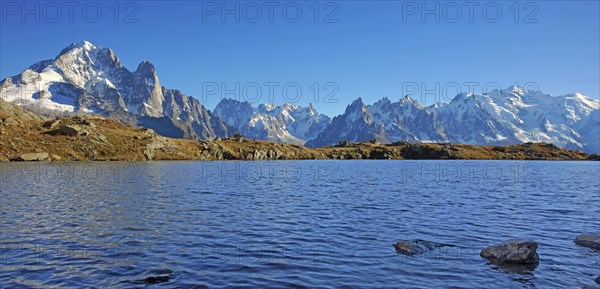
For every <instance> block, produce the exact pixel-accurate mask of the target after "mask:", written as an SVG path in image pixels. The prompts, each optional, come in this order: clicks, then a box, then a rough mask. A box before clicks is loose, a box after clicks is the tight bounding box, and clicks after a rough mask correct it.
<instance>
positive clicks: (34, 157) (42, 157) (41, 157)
mask: <svg viewBox="0 0 600 289" xmlns="http://www.w3.org/2000/svg"><path fill="white" fill-rule="evenodd" d="M49 160H50V154H48V153H29V154H22V155H20V156H18V157H15V158H12V159H11V161H13V162H35V161H49Z"/></svg>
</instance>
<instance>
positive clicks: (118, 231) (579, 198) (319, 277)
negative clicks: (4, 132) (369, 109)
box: [0, 161, 600, 288]
mask: <svg viewBox="0 0 600 289" xmlns="http://www.w3.org/2000/svg"><path fill="white" fill-rule="evenodd" d="M0 165H1V172H2V176H1V181H2V182H1V186H0V192H1V193H0V201H1V202H0V205H1V207H0V211H1V215H0V218H1V219H0V228H1V232H0V261H1V267H0V284H1V286H0V287H3V288H4V287H5V288H11V287H27V286H29V287H42V288H43V287H62V288H69V287H73V288H79V287H84V288H90V287H98V288H106V287H116V288H129V287H131V288H138V287H144V286H150V287H167V288H203V287H210V288H213V287H217V288H218V287H262V288H265V287H336V288H339V287H344V288H352V287H362V288H364V287H379V288H386V287H387V288H389V287H396V288H580V287H581V286H583V285H584V284H593V283H594V281H593V280H594V278H596V277H597V276H598V275H600V257H599V255H600V253H598V252H593V251H591V250H589V249H586V248H581V247H578V246H576V245H575V244H573V239H574V238H575V237H576V236H577V235H578V234H580V233H584V232H592V233H599V231H600V191H599V188H600V163H599V162H511V161H298V162H291V161H290V162H283V161H282V162H149V163H61V164H58V163H48V164H15V163H5V164H0ZM512 237H528V238H532V239H534V240H536V241H538V243H539V249H538V252H539V254H540V263H539V265H538V266H537V268H534V269H533V270H526V271H518V272H516V271H513V270H509V269H507V268H498V267H496V266H494V265H491V264H488V263H487V262H486V261H485V260H484V259H482V258H480V257H479V251H480V250H481V248H483V247H485V246H487V245H489V244H491V243H494V242H499V241H502V240H504V239H507V238H512ZM402 239H425V240H430V241H435V242H439V243H446V244H452V245H455V247H444V248H442V249H439V250H435V251H433V252H430V253H427V254H424V255H420V256H411V257H407V256H403V255H398V254H397V253H396V252H395V251H394V248H393V247H392V244H393V243H394V242H396V241H398V240H402ZM152 276H155V277H157V276H158V277H160V276H162V277H168V280H165V279H162V281H166V282H164V283H160V284H148V283H149V282H152V281H156V280H151V279H147V278H149V277H152Z"/></svg>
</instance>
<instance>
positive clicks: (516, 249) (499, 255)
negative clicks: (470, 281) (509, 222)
mask: <svg viewBox="0 0 600 289" xmlns="http://www.w3.org/2000/svg"><path fill="white" fill-rule="evenodd" d="M537 248H538V244H537V242H535V241H533V240H522V239H510V240H507V241H504V242H502V243H500V244H496V245H492V246H489V247H487V248H484V249H483V250H481V253H480V256H481V257H483V258H485V259H487V260H489V261H491V262H493V263H514V264H535V263H538V262H539V260H540V258H539V256H538V253H537Z"/></svg>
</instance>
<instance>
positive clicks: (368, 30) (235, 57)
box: [0, 1, 600, 115]
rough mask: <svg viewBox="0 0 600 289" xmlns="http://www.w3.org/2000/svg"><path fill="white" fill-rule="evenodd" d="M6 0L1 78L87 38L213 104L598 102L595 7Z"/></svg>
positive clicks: (333, 106)
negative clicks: (510, 93)
mask: <svg viewBox="0 0 600 289" xmlns="http://www.w3.org/2000/svg"><path fill="white" fill-rule="evenodd" d="M0 3H1V5H2V7H1V9H2V11H1V17H2V19H1V20H0V21H1V22H0V25H1V26H0V38H1V39H0V78H5V77H9V76H12V75H16V74H19V73H20V72H21V71H22V70H24V69H25V68H27V67H28V66H29V65H31V64H33V63H35V62H37V61H39V60H42V59H49V58H54V57H55V56H56V55H57V54H58V53H59V52H60V50H61V49H63V48H64V47H66V46H67V45H69V44H70V43H72V42H77V41H80V40H88V41H90V42H92V43H93V44H95V45H98V46H101V47H110V48H113V50H114V51H115V53H116V54H117V56H118V57H119V58H120V59H121V61H122V63H123V64H124V65H125V66H126V67H127V68H129V69H130V70H135V69H136V67H137V65H138V64H139V63H140V62H141V61H143V60H149V61H151V62H152V63H154V65H155V66H156V68H157V71H158V74H159V78H160V81H161V84H162V85H164V86H167V87H169V88H177V89H180V90H182V91H183V92H184V93H186V94H189V95H192V96H194V97H196V98H198V99H201V100H203V102H204V103H205V104H206V106H207V107H208V108H209V109H213V108H214V106H215V105H216V103H217V102H218V101H219V100H220V98H221V97H222V96H223V94H221V93H220V92H221V91H222V90H221V89H219V90H220V91H219V92H216V93H215V92H213V93H209V92H208V90H209V89H213V88H214V85H213V84H214V83H217V84H219V85H221V84H225V86H226V87H227V88H229V89H234V88H235V84H236V83H239V84H240V91H239V92H233V94H235V95H233V94H228V95H227V96H229V97H232V96H235V97H238V98H241V97H247V98H250V99H253V100H257V102H267V101H269V98H268V96H269V86H271V85H272V84H269V85H265V83H277V84H278V86H276V87H274V91H275V98H274V102H275V103H277V104H281V103H283V102H285V99H284V97H283V95H282V94H284V95H285V96H286V97H287V99H288V100H293V102H295V103H297V104H299V105H307V104H308V103H309V102H313V103H314V106H315V107H316V108H317V109H318V110H319V111H321V112H324V113H326V114H330V115H336V114H339V113H342V112H343V110H344V108H345V107H346V105H347V104H349V103H350V102H351V101H352V100H353V99H356V98H357V97H362V98H363V99H364V100H365V102H367V103H372V102H375V101H376V100H377V99H380V98H382V97H384V96H387V97H389V98H390V99H392V100H396V99H398V98H400V97H401V96H402V95H404V94H406V93H408V92H411V91H414V89H415V84H417V86H422V85H425V87H421V88H426V89H429V90H434V91H435V88H436V83H437V84H439V89H438V90H437V92H432V93H429V94H423V93H422V89H421V88H419V91H418V92H414V94H415V96H416V97H415V98H416V99H419V100H422V101H424V102H426V103H428V104H431V103H433V102H434V101H435V100H444V99H447V98H451V97H452V96H454V94H456V93H455V92H456V91H457V88H456V87H457V85H458V86H460V87H461V88H462V90H464V91H468V90H469V88H468V84H465V83H471V82H475V83H478V84H479V86H478V87H476V88H475V89H474V91H475V92H476V93H480V92H482V90H483V88H482V87H483V86H484V85H486V84H490V85H491V86H490V85H488V87H492V86H494V85H496V84H497V85H499V86H501V87H508V86H510V85H512V84H514V83H518V84H521V85H523V84H525V83H529V84H532V85H533V86H532V87H537V88H539V90H541V91H544V92H547V93H550V94H556V95H558V94H566V93H571V92H581V93H583V94H585V95H588V96H590V97H593V98H598V96H599V95H600V84H599V81H600V80H599V79H600V71H599V70H600V68H599V66H600V31H599V29H600V28H599V27H600V23H599V22H600V20H599V17H600V16H599V15H600V8H599V4H598V3H599V2H598V1H582V2H576V1H544V2H518V3H517V4H516V5H515V4H514V3H515V2H513V1H509V2H476V4H473V3H475V2H460V1H459V2H436V1H429V2H411V1H338V2H317V3H318V4H317V5H315V2H313V1H309V2H235V1H229V2H226V3H225V2H219V1H202V2H192V1H149V2H119V3H118V5H116V4H115V2H113V1H110V2H87V4H86V3H85V2H82V3H80V4H79V5H75V6H69V5H73V4H69V3H72V2H65V3H63V2H54V1H53V2H35V1H33V2H26V3H25V4H23V3H21V2H11V1H2V2H0ZM47 3H54V4H47ZM127 3H130V4H127ZM248 3H250V4H248ZM23 5H25V6H23ZM222 5H225V7H223V6H222ZM236 5H239V9H236ZM436 7H437V8H436ZM225 9H228V10H232V11H233V12H230V13H229V14H226V13H223V11H225ZM297 9H299V11H301V15H300V16H298V14H297ZM259 11H260V12H259ZM315 11H318V12H319V13H315ZM424 11H425V12H426V13H424ZM427 11H429V12H427ZM117 12H118V13H117ZM258 12H259V13H260V15H258V14H257V13H258ZM271 12H272V13H271ZM498 12H499V13H500V14H498ZM236 13H239V20H236V19H235V17H236ZM36 17H37V19H36ZM223 17H224V19H223ZM436 18H438V19H436ZM295 21H297V22H295ZM315 82H317V83H319V96H320V97H319V98H318V99H315V95H314V94H315V90H316V87H315V86H313V83H315ZM327 83H333V84H331V85H326V84H327ZM257 84H258V86H260V88H261V90H262V93H261V94H260V95H258V94H257V93H256V91H257V90H256V85H257ZM284 85H287V87H288V90H287V93H285V92H282V91H283V87H284ZM244 87H246V88H247V89H246V90H245V91H244V89H243V88H244ZM296 87H300V88H301V89H302V95H301V96H300V97H299V100H297V98H298V97H296V95H297V94H296V93H295V90H296ZM444 88H447V89H446V90H444ZM331 93H333V96H332V97H326V96H327V95H328V94H331ZM203 95H204V97H203ZM257 97H260V99H257ZM336 100H337V103H336Z"/></svg>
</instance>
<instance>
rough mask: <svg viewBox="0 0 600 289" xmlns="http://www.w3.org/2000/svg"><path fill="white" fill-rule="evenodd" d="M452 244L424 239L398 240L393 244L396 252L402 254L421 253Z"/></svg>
mask: <svg viewBox="0 0 600 289" xmlns="http://www.w3.org/2000/svg"><path fill="white" fill-rule="evenodd" d="M453 246H454V245H448V244H440V243H435V242H431V241H425V240H419V239H417V240H410V241H400V242H397V243H396V244H394V248H395V249H396V252H398V253H400V254H402V255H409V256H410V255H415V254H422V253H426V252H429V251H431V250H434V249H436V248H440V247H453Z"/></svg>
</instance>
